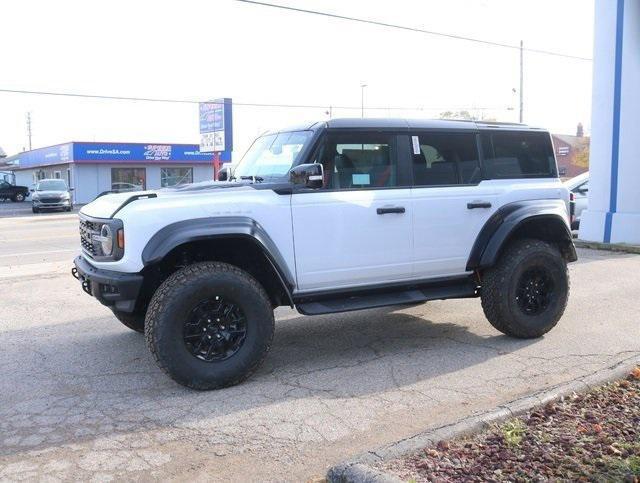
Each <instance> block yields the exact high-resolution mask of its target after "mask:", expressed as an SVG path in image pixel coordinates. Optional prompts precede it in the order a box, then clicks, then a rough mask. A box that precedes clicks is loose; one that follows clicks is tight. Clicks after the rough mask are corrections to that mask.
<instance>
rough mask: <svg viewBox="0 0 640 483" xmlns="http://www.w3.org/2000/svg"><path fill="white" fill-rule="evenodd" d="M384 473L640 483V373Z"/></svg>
mask: <svg viewBox="0 0 640 483" xmlns="http://www.w3.org/2000/svg"><path fill="white" fill-rule="evenodd" d="M384 470H385V471H388V472H390V473H394V474H395V475H397V476H399V477H400V478H402V479H404V480H408V481H416V482H419V481H438V482H441V481H442V482H446V481H456V482H458V481H469V482H476V481H483V482H484V481H514V482H525V481H527V482H528V481H597V482H601V481H602V482H609V481H612V482H618V481H620V482H629V483H639V482H640V367H637V368H636V369H635V370H634V371H632V372H631V374H630V375H629V376H628V377H627V378H626V379H623V380H619V381H616V382H612V383H610V384H606V385H604V386H602V387H600V388H598V389H595V390H593V391H591V392H588V393H586V394H575V395H573V396H571V397H565V398H563V399H561V400H560V401H557V402H554V403H549V404H547V405H546V406H544V407H542V408H539V409H536V410H533V411H532V412H530V413H528V414H527V415H525V416H522V417H518V418H514V419H512V420H510V421H507V422H506V423H504V424H501V425H497V426H495V427H494V428H492V429H491V430H489V431H487V432H485V433H482V434H479V435H476V436H473V437H468V438H465V439H460V440H454V441H440V442H439V443H438V444H437V446H436V447H433V448H426V449H425V450H424V451H423V452H421V453H420V454H417V455H413V456H409V457H407V458H406V459H400V460H395V461H391V462H389V463H386V464H385V465H384Z"/></svg>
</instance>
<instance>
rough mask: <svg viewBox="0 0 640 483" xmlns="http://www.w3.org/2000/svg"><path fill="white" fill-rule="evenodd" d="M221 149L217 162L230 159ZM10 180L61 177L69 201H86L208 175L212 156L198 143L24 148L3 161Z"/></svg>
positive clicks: (28, 183) (26, 183) (21, 181)
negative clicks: (70, 197)
mask: <svg viewBox="0 0 640 483" xmlns="http://www.w3.org/2000/svg"><path fill="white" fill-rule="evenodd" d="M230 158H231V153H230V152H229V151H225V152H223V153H221V157H220V161H221V162H227V161H230ZM4 164H5V166H6V168H3V169H9V170H11V171H13V172H14V174H15V183H16V184H18V185H23V186H32V185H33V184H34V183H36V182H37V180H39V179H44V178H60V179H64V180H65V181H66V182H67V184H68V185H69V186H70V187H73V188H74V191H73V193H72V194H73V198H74V203H88V202H90V201H92V200H93V199H94V198H95V197H96V196H98V195H99V194H100V193H103V192H105V191H125V190H144V189H156V188H163V187H166V186H173V185H177V184H183V183H192V182H198V181H206V180H210V179H212V178H213V154H212V153H201V152H200V150H199V146H198V145H197V144H151V143H99V142H91V143H88V142H70V143H64V144H58V145H55V146H48V147H45V148H40V149H34V150H32V151H25V152H23V153H20V154H17V155H15V156H10V157H8V158H6V159H4Z"/></svg>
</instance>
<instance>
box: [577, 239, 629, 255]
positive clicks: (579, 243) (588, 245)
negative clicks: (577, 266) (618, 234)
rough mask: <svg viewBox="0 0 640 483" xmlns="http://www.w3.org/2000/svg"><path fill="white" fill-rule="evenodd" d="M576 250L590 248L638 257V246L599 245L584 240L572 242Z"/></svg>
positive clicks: (598, 243) (623, 244)
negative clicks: (631, 254) (632, 254)
mask: <svg viewBox="0 0 640 483" xmlns="http://www.w3.org/2000/svg"><path fill="white" fill-rule="evenodd" d="M573 244H574V245H575V246H576V248H591V249H592V250H608V251H610V252H623V253H634V254H636V255H640V245H627V244H626V243H601V242H591V241H586V240H573Z"/></svg>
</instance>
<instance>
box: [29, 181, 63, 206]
mask: <svg viewBox="0 0 640 483" xmlns="http://www.w3.org/2000/svg"><path fill="white" fill-rule="evenodd" d="M31 191H32V192H33V196H32V198H31V201H32V205H31V210H32V211H33V212H34V213H39V212H40V211H42V210H64V211H71V210H72V209H73V201H72V198H71V191H73V188H69V187H67V183H65V182H64V180H62V179H41V180H40V181H38V183H37V184H36V186H35V188H34V189H32V190H31Z"/></svg>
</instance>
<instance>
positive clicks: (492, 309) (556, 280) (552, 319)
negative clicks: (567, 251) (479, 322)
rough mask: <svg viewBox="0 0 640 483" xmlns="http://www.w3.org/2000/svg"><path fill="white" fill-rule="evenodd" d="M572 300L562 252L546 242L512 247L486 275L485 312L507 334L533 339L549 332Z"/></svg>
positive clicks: (523, 242) (516, 243)
mask: <svg viewBox="0 0 640 483" xmlns="http://www.w3.org/2000/svg"><path fill="white" fill-rule="evenodd" d="M568 297H569V272H568V270H567V263H566V261H565V260H564V258H563V257H562V255H561V254H560V252H559V250H558V249H557V248H556V247H555V246H553V245H551V244H549V243H546V242H544V241H541V240H533V239H524V240H516V241H514V242H512V243H511V244H509V246H508V247H507V248H506V249H505V251H504V252H503V254H502V255H501V257H500V259H499V260H498V263H497V264H496V265H495V266H494V267H492V268H490V269H488V270H486V271H485V272H484V273H483V274H482V289H481V300H482V309H483V310H484V313H485V315H486V317H487V319H489V322H490V323H491V325H493V327H495V328H496V329H498V330H499V331H500V332H502V333H503V334H506V335H509V336H512V337H518V338H522V339H530V338H535V337H541V336H542V335H544V334H546V333H547V332H549V331H550V330H551V329H552V328H553V327H555V325H556V324H557V323H558V320H560V317H562V314H563V313H564V309H565V307H566V306H567V299H568Z"/></svg>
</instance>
